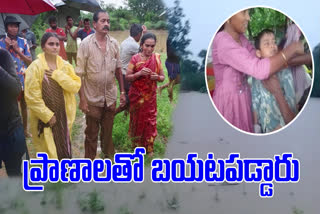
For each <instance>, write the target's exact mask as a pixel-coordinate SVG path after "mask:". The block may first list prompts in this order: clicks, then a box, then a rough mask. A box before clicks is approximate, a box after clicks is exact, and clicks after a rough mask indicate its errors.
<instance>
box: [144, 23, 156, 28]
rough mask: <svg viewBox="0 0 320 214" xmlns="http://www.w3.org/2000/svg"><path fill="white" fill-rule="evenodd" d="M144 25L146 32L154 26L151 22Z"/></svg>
mask: <svg viewBox="0 0 320 214" xmlns="http://www.w3.org/2000/svg"><path fill="white" fill-rule="evenodd" d="M144 25H145V26H146V27H147V28H148V30H150V29H153V28H154V24H153V23H151V22H145V23H144Z"/></svg>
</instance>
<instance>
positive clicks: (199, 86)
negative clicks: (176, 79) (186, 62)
mask: <svg viewBox="0 0 320 214" xmlns="http://www.w3.org/2000/svg"><path fill="white" fill-rule="evenodd" d="M181 90H186V91H200V92H206V91H207V89H206V83H205V78H204V72H198V73H191V72H187V73H182V74H181Z"/></svg>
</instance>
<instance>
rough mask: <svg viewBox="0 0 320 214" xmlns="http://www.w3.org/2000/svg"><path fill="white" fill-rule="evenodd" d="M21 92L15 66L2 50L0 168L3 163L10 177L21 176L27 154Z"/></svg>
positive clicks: (0, 58)
mask: <svg viewBox="0 0 320 214" xmlns="http://www.w3.org/2000/svg"><path fill="white" fill-rule="evenodd" d="M20 92H21V83H20V79H19V77H18V76H17V74H16V68H15V64H14V62H13V60H12V58H11V56H10V54H9V52H8V51H7V50H5V49H1V48H0V103H1V105H0V168H1V163H2V161H3V162H4V164H5V166H6V171H7V174H8V176H21V162H22V157H23V155H24V154H26V152H27V146H26V142H25V137H24V129H23V125H22V122H21V117H20V114H19V109H18V102H17V97H18V95H19V94H20Z"/></svg>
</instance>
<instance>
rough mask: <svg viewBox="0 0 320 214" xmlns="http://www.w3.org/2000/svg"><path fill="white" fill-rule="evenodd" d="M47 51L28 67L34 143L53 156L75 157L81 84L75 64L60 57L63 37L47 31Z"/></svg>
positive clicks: (43, 40) (43, 42) (43, 41)
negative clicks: (73, 142)
mask: <svg viewBox="0 0 320 214" xmlns="http://www.w3.org/2000/svg"><path fill="white" fill-rule="evenodd" d="M41 48H42V50H43V53H41V54H39V55H38V59H36V60H35V61H34V62H33V63H32V64H31V65H30V66H29V68H28V69H27V74H26V101H27V104H28V107H29V108H30V112H31V114H30V122H31V125H30V126H31V132H32V142H33V144H34V147H35V150H36V151H37V152H46V153H47V154H48V155H49V157H50V158H58V159H62V158H71V157H72V153H71V130H72V124H73V122H74V119H75V116H76V99H75V94H76V93H77V92H78V91H79V89H80V86H81V80H80V78H79V77H78V76H77V75H76V74H75V72H74V69H73V67H72V65H70V64H69V63H68V62H67V61H64V60H63V59H62V58H61V57H60V56H59V50H60V44H59V38H58V36H57V34H55V33H45V34H44V35H43V36H42V38H41Z"/></svg>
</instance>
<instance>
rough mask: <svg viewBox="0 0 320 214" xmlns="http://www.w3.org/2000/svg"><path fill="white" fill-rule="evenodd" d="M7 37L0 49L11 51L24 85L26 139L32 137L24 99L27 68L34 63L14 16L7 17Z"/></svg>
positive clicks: (22, 102)
mask: <svg viewBox="0 0 320 214" xmlns="http://www.w3.org/2000/svg"><path fill="white" fill-rule="evenodd" d="M4 25H5V31H6V33H7V35H6V37H4V38H2V39H0V47H1V48H3V49H6V50H8V51H9V53H10V55H11V56H12V58H13V60H14V62H15V63H16V71H17V74H18V77H19V79H20V83H21V85H22V91H21V94H20V97H19V101H20V107H21V114H22V120H23V127H24V133H25V136H26V137H31V134H30V133H29V132H28V129H27V127H28V111H27V105H26V102H25V99H24V76H25V70H26V69H27V66H28V65H29V64H30V63H31V62H32V58H31V54H30V51H29V46H28V43H27V40H25V39H23V38H21V37H19V36H18V32H19V25H20V22H19V21H18V19H17V18H16V17H14V16H7V17H6V19H5V20H4Z"/></svg>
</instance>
